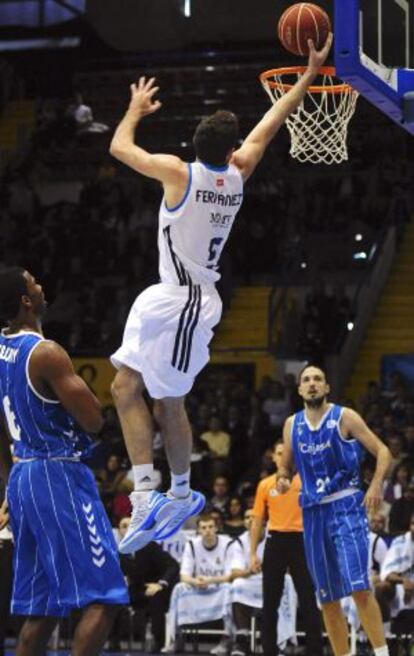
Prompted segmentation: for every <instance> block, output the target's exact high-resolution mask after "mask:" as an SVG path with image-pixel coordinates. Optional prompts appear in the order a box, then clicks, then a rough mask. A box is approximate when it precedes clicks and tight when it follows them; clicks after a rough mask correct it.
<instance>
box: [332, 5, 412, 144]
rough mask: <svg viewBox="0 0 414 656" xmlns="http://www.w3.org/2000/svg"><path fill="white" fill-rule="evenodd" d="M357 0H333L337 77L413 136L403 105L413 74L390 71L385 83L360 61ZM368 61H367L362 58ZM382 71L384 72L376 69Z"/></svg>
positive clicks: (407, 71) (373, 67)
mask: <svg viewBox="0 0 414 656" xmlns="http://www.w3.org/2000/svg"><path fill="white" fill-rule="evenodd" d="M360 18H361V17H360V0H347V1H346V2H344V1H343V0H336V2H335V25H336V26H340V28H336V29H335V67H336V73H337V75H338V77H340V78H341V79H342V80H344V82H347V83H348V84H350V85H351V86H352V87H353V88H354V89H356V90H357V91H359V92H360V94H361V95H362V96H363V97H364V98H366V99H367V100H368V101H369V102H371V103H372V104H374V105H376V106H377V107H378V108H379V109H380V110H381V111H382V112H383V113H384V114H386V115H387V116H389V118H391V119H392V120H393V121H395V122H396V123H398V124H399V125H400V126H401V127H402V128H404V129H405V130H407V131H408V132H410V133H411V134H413V135H414V121H413V120H412V113H411V111H409V110H407V107H408V108H409V107H410V106H411V101H409V102H408V103H407V102H404V97H405V96H406V94H407V93H410V92H412V91H414V70H413V69H407V68H400V69H396V70H394V71H393V70H392V69H389V79H388V81H386V80H385V79H383V77H381V76H380V75H378V74H377V73H376V72H375V62H370V63H371V64H372V66H370V67H368V66H367V65H364V63H363V61H362V60H361V47H360V46H361V43H360ZM365 60H366V61H367V60H368V58H366V57H365ZM380 68H382V71H384V70H387V69H385V68H384V67H380V66H378V71H379V69H380Z"/></svg>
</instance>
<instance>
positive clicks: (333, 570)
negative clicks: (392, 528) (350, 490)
mask: <svg viewBox="0 0 414 656" xmlns="http://www.w3.org/2000/svg"><path fill="white" fill-rule="evenodd" d="M362 502H363V494H362V492H356V493H355V494H352V495H350V496H348V497H344V498H342V499H337V500H335V501H331V502H330V503H325V504H319V505H316V506H311V507H310V508H304V509H303V528H304V541H305V553H306V561H307V563H308V569H309V572H310V574H311V576H312V579H313V582H314V585H315V588H316V592H317V595H318V599H319V601H320V603H322V604H323V603H325V602H328V601H335V600H337V599H342V597H347V596H348V595H350V594H352V592H356V591H357V590H369V589H370V583H369V571H368V552H369V537H368V535H369V529H368V520H367V515H366V512H365V507H364V506H363V505H362Z"/></svg>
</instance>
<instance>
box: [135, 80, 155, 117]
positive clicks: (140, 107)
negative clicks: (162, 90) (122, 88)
mask: <svg viewBox="0 0 414 656" xmlns="http://www.w3.org/2000/svg"><path fill="white" fill-rule="evenodd" d="M130 89H131V101H130V103H129V111H130V112H133V113H134V114H135V116H136V118H142V117H143V116H147V115H148V114H153V113H154V112H156V111H158V110H159V108H160V107H161V103H160V101H159V100H154V96H155V94H156V93H157V91H159V87H157V86H155V77H151V78H150V79H149V80H147V79H146V78H145V77H140V78H139V82H138V84H131V86H130Z"/></svg>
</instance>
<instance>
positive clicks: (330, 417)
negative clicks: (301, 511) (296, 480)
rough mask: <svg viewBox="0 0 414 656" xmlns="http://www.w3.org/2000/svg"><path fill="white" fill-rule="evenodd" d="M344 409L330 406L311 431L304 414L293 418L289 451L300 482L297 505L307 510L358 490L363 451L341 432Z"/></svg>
mask: <svg viewBox="0 0 414 656" xmlns="http://www.w3.org/2000/svg"><path fill="white" fill-rule="evenodd" d="M342 411H343V408H342V407H341V406H339V405H334V404H332V405H331V406H330V407H329V409H328V410H327V412H326V413H325V415H324V416H323V417H322V419H321V421H320V423H319V426H317V427H316V428H313V427H312V426H311V425H310V423H309V421H308V420H307V417H306V414H305V411H304V410H302V411H301V412H298V413H296V414H295V415H294V418H293V426H292V449H293V455H294V459H295V463H296V467H297V470H298V473H299V476H300V479H301V481H302V491H301V494H300V505H301V506H302V507H303V508H308V507H310V506H314V505H316V504H319V503H321V502H322V500H323V499H324V498H325V497H328V496H330V495H332V494H334V493H336V492H341V491H344V490H348V489H352V488H355V490H357V489H358V488H359V487H360V473H359V470H360V465H361V461H362V459H363V456H364V453H365V450H364V447H363V446H362V444H361V443H360V442H359V441H358V440H356V439H352V438H350V439H345V438H344V437H342V435H341V432H340V427H339V424H340V420H341V415H342Z"/></svg>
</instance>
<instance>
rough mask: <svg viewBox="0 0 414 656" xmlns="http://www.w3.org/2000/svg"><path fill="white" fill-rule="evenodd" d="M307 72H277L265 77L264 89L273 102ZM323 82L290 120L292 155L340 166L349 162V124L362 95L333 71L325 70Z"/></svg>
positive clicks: (268, 73) (308, 93)
mask: <svg viewBox="0 0 414 656" xmlns="http://www.w3.org/2000/svg"><path fill="white" fill-rule="evenodd" d="M304 70H305V69H302V68H300V69H299V68H290V69H280V70H277V69H275V70H273V71H266V72H265V73H263V74H262V76H261V81H262V84H263V87H264V88H265V90H266V92H267V93H268V94H269V96H270V98H271V100H272V102H273V103H275V102H277V100H279V98H281V97H282V96H284V95H285V93H287V91H288V90H289V88H291V86H292V85H293V84H294V83H295V82H296V81H297V80H298V79H299V78H300V76H301V75H303V72H304ZM319 80H320V81H319ZM319 80H318V81H317V85H314V86H312V87H310V88H309V89H308V92H307V94H306V96H305V98H304V99H303V101H302V102H301V104H300V105H299V107H298V108H297V109H296V110H295V112H293V113H292V114H291V115H290V116H289V117H288V118H287V119H286V124H287V127H288V129H289V132H290V136H291V147H290V154H291V155H292V157H294V158H295V159H297V160H299V161H300V162H310V163H312V164H321V163H323V164H340V163H341V162H343V161H345V160H347V159H348V149H347V144H346V140H347V136H348V124H349V121H350V119H351V118H352V116H353V114H354V112H355V106H356V101H357V99H358V92H357V91H355V90H354V89H352V87H350V86H349V85H347V84H342V83H339V84H338V82H335V77H334V71H333V70H332V69H327V68H326V69H321V73H320V77H319Z"/></svg>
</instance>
